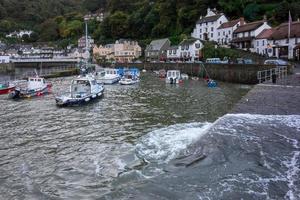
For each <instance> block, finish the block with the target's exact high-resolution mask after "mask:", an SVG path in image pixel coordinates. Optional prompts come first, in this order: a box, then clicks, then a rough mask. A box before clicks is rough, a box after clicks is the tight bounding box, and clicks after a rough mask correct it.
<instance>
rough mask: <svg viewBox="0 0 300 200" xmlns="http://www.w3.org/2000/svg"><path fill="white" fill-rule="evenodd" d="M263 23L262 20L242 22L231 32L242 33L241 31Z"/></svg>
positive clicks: (249, 29)
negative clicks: (242, 23)
mask: <svg viewBox="0 0 300 200" xmlns="http://www.w3.org/2000/svg"><path fill="white" fill-rule="evenodd" d="M263 24H264V21H263V20H262V21H256V22H251V23H248V24H244V25H242V26H239V27H238V28H237V29H236V30H235V31H234V32H233V33H242V32H248V31H253V30H255V29H257V28H258V27H260V26H261V25H263Z"/></svg>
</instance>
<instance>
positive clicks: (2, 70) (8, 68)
mask: <svg viewBox="0 0 300 200" xmlns="http://www.w3.org/2000/svg"><path fill="white" fill-rule="evenodd" d="M14 72H15V68H14V65H13V64H12V63H7V64H6V63H4V64H3V63H1V64H0V74H13V73H14Z"/></svg>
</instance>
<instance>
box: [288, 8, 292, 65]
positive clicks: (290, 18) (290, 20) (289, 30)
mask: <svg viewBox="0 0 300 200" xmlns="http://www.w3.org/2000/svg"><path fill="white" fill-rule="evenodd" d="M291 25H292V16H291V11H290V10H289V28H288V59H289V58H290V38H291Z"/></svg>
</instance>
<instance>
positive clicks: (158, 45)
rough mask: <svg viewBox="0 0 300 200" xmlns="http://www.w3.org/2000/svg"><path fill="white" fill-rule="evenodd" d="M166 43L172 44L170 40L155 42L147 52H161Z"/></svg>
mask: <svg viewBox="0 0 300 200" xmlns="http://www.w3.org/2000/svg"><path fill="white" fill-rule="evenodd" d="M166 42H170V40H169V39H168V38H164V39H159V40H153V41H152V42H151V43H150V44H149V45H148V46H147V48H146V51H160V50H161V48H162V47H163V45H164V44H165V43H166Z"/></svg>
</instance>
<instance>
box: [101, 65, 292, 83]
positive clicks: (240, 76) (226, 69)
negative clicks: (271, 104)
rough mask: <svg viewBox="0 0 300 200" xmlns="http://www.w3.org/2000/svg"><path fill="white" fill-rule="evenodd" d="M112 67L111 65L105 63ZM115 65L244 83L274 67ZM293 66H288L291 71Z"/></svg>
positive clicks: (255, 80) (250, 81)
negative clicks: (260, 72) (174, 71)
mask: <svg viewBox="0 0 300 200" xmlns="http://www.w3.org/2000/svg"><path fill="white" fill-rule="evenodd" d="M104 66H105V67H110V66H109V65H104ZM115 67H137V68H139V69H141V70H142V69H146V70H147V71H148V70H151V71H153V70H160V69H165V70H180V71H181V72H182V73H186V74H188V75H190V76H198V77H205V76H209V77H210V78H212V79H215V80H219V81H224V82H230V83H242V84H256V83H258V80H257V72H258V71H262V70H267V69H271V68H274V66H272V65H261V64H205V65H203V64H201V63H126V64H123V63H122V64H116V65H115ZM292 69H293V66H289V67H288V71H289V73H291V72H292Z"/></svg>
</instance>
